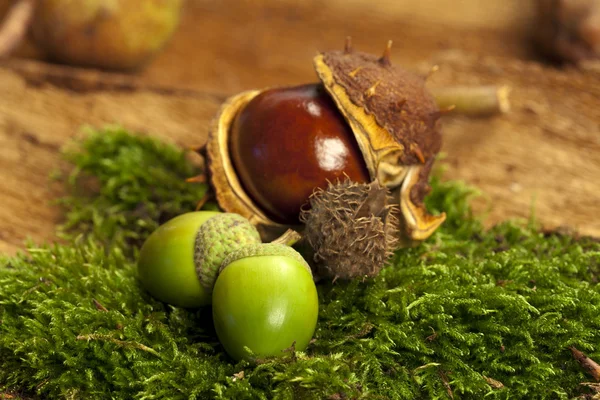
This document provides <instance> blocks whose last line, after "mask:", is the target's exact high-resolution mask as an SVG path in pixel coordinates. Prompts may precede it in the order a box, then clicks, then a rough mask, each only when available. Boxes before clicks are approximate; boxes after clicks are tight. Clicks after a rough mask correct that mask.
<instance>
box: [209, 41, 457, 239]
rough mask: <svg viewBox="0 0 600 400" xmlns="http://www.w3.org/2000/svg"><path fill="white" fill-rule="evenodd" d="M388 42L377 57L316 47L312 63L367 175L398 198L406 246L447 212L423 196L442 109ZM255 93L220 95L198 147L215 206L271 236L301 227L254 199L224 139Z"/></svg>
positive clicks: (424, 234)
mask: <svg viewBox="0 0 600 400" xmlns="http://www.w3.org/2000/svg"><path fill="white" fill-rule="evenodd" d="M390 49H391V42H389V43H388V46H387V47H386V49H385V51H384V54H383V56H381V57H377V56H374V55H372V54H368V53H363V52H358V51H354V50H353V49H352V47H351V45H350V43H349V42H347V44H346V48H345V49H344V50H343V51H330V52H324V53H321V54H319V55H317V56H316V57H315V58H314V60H313V63H314V68H315V71H316V73H317V76H318V77H319V79H320V81H321V84H323V85H324V87H325V89H326V90H327V92H328V93H329V94H330V95H331V97H332V99H333V100H334V102H335V104H336V105H337V108H338V111H339V112H340V113H341V114H342V115H343V116H344V118H345V119H346V121H347V122H348V124H349V125H350V127H351V129H352V132H353V133H354V136H355V138H356V140H357V142H358V145H359V148H360V150H361V153H362V155H363V157H364V162H365V164H366V166H367V169H368V171H369V175H370V178H371V180H377V181H378V182H380V183H381V184H382V185H384V186H385V187H387V188H388V189H389V190H390V193H391V196H392V198H393V199H394V200H395V202H396V204H399V208H400V210H401V212H400V213H399V214H400V215H399V217H400V226H401V227H402V229H401V230H400V231H399V236H400V238H401V243H402V244H403V246H407V245H411V244H414V243H415V242H419V241H422V240H425V239H427V238H428V237H429V236H430V235H431V234H432V233H433V232H434V231H435V230H436V229H437V228H438V227H439V226H440V225H441V224H442V223H443V221H444V220H445V214H443V213H442V214H440V215H436V216H433V215H430V214H429V213H428V212H427V210H426V209H425V206H424V204H423V200H424V197H425V196H426V195H427V194H428V193H429V191H430V187H429V185H428V179H429V174H430V171H431V168H432V165H433V163H434V161H435V156H436V154H437V153H438V152H439V151H440V148H441V143H442V138H441V132H440V127H439V121H438V120H439V118H440V116H441V112H440V110H439V108H438V106H437V104H436V101H435V99H434V97H433V96H432V94H431V93H430V92H429V91H428V90H427V89H426V88H425V78H424V77H421V76H418V75H415V74H413V73H411V72H409V71H406V70H404V69H402V68H399V67H397V66H394V65H392V63H391V61H390ZM265 90H266V89H265ZM259 93H261V91H260V90H250V91H245V92H242V93H239V94H236V95H234V96H232V97H230V98H228V99H227V100H226V101H225V102H224V104H223V105H222V107H221V109H220V110H219V112H218V114H217V116H216V117H215V118H214V120H213V122H212V124H211V127H210V132H209V139H208V142H207V144H206V148H205V149H204V150H205V153H206V159H207V167H208V171H207V172H208V177H209V179H210V183H211V186H212V188H213V190H214V194H215V196H216V200H217V202H218V204H219V206H220V207H221V208H222V209H224V210H225V211H226V212H233V213H238V214H240V215H242V216H244V217H246V218H247V219H249V220H250V221H251V222H252V223H253V224H254V225H256V226H257V228H258V230H259V232H260V233H261V236H262V237H263V240H271V239H273V238H275V237H278V236H279V235H281V234H282V233H283V232H284V231H286V230H287V229H289V228H291V229H294V230H297V231H301V230H302V228H303V227H302V225H301V224H299V225H289V224H282V223H278V222H275V221H273V220H271V219H270V218H269V217H268V216H267V215H266V214H265V212H264V211H263V210H262V209H261V208H260V206H259V205H257V204H255V203H254V201H253V200H252V199H251V198H250V196H249V195H248V194H247V193H246V192H245V190H244V185H243V183H242V182H241V181H240V179H239V177H238V174H237V173H236V171H235V168H234V166H233V164H232V161H231V157H230V151H229V140H228V137H229V134H230V128H231V126H232V123H233V121H234V120H235V117H236V115H237V114H238V113H239V112H240V110H242V109H243V107H244V106H245V105H246V104H247V103H248V102H249V101H251V100H252V99H253V98H254V97H255V96H257V95H258V94H259ZM315 189H317V188H315ZM307 202H308V199H307ZM299 211H300V210H299Z"/></svg>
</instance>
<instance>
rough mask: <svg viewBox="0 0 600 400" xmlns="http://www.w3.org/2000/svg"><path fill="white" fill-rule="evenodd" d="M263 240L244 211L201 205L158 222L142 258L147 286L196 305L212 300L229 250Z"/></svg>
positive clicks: (169, 299)
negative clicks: (203, 208)
mask: <svg viewBox="0 0 600 400" xmlns="http://www.w3.org/2000/svg"><path fill="white" fill-rule="evenodd" d="M251 243H260V237H259V235H258V232H257V231H256V229H255V228H254V226H253V225H251V224H250V223H249V222H248V221H247V220H245V219H243V218H242V217H240V216H239V215H236V214H229V213H220V212H212V211H196V212H190V213H186V214H182V215H180V216H177V217H175V218H173V219H171V220H169V221H167V222H166V223H164V224H163V225H161V226H159V227H158V228H157V229H156V230H155V231H154V232H152V234H150V236H149V237H148V238H147V239H146V241H145V242H144V244H143V245H142V248H141V249H140V255H139V259H138V263H137V267H138V276H139V279H140V282H141V284H142V286H143V287H144V288H145V289H146V290H147V291H148V292H149V293H150V294H151V295H152V296H153V297H154V298H156V299H158V300H160V301H163V302H165V303H168V304H171V305H174V306H178V307H188V308H195V307H201V306H204V305H207V304H210V302H211V292H212V286H213V284H214V280H215V276H216V274H217V272H218V268H219V266H220V265H221V262H222V261H223V258H224V257H225V255H226V254H227V253H228V252H229V251H232V250H234V249H236V248H238V247H239V246H243V245H246V244H251Z"/></svg>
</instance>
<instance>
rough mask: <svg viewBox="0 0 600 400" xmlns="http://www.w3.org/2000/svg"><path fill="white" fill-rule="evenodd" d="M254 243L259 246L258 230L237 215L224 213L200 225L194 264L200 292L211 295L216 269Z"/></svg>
mask: <svg viewBox="0 0 600 400" xmlns="http://www.w3.org/2000/svg"><path fill="white" fill-rule="evenodd" d="M257 243H261V239H260V235H259V233H258V231H257V230H256V228H255V227H254V225H252V224H251V223H250V222H249V221H248V220H247V219H246V218H244V217H242V216H241V215H238V214H234V213H224V214H220V215H217V216H214V217H212V218H210V219H209V220H208V221H206V222H205V223H204V224H202V225H201V226H200V229H199V230H198V233H197V234H196V242H195V250H194V264H195V266H196V273H197V274H198V278H199V279H200V283H201V284H202V286H203V287H204V289H206V291H207V292H208V293H211V292H212V289H213V286H214V284H215V281H216V279H217V274H218V270H219V267H220V266H221V263H222V262H223V260H224V259H225V258H226V257H227V255H228V254H229V253H231V252H232V251H234V250H236V249H238V248H240V247H243V246H246V245H249V244H257Z"/></svg>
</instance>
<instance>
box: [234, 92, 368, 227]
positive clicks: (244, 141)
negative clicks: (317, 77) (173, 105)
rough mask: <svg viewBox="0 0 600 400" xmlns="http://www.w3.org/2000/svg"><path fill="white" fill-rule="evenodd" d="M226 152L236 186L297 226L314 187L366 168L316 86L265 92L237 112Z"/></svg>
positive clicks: (358, 178) (354, 176)
mask: <svg viewBox="0 0 600 400" xmlns="http://www.w3.org/2000/svg"><path fill="white" fill-rule="evenodd" d="M229 141H230V142H229V151H230V154H231V160H232V162H233V167H234V168H235V170H236V172H237V174H238V176H239V178H240V181H241V182H242V186H243V187H244V189H245V190H246V192H247V193H248V195H249V196H250V197H251V198H252V199H253V200H254V201H255V202H256V203H257V204H258V205H259V206H260V207H261V208H262V209H263V210H264V211H265V213H266V214H267V215H268V216H269V217H270V218H272V219H273V220H274V221H276V222H281V223H288V224H297V223H298V216H299V213H300V209H301V207H302V206H304V205H305V203H306V202H307V200H308V198H309V197H310V195H311V194H312V193H313V191H314V189H315V188H318V187H326V185H327V182H328V181H329V182H335V181H337V180H339V179H342V178H344V176H347V177H348V178H350V179H351V180H352V181H354V182H360V183H365V182H368V181H369V180H370V179H369V171H368V170H367V166H366V164H365V162H364V160H363V158H362V155H361V153H360V149H359V148H358V143H357V142H356V139H355V138H354V134H353V133H352V131H351V130H350V126H349V125H348V124H347V123H346V121H345V120H344V117H343V116H342V114H341V113H340V112H339V111H338V110H337V108H336V106H335V103H334V102H333V100H332V99H331V98H330V97H329V95H327V92H326V91H325V88H324V87H323V85H321V84H308V85H302V86H296V87H286V88H274V89H270V90H266V91H264V92H262V93H260V94H259V95H257V96H256V97H254V98H253V99H252V100H250V101H249V102H248V104H247V105H246V106H245V107H244V109H243V110H241V111H240V112H239V113H238V114H237V116H236V118H235V120H234V121H233V126H232V128H231V133H230V137H229Z"/></svg>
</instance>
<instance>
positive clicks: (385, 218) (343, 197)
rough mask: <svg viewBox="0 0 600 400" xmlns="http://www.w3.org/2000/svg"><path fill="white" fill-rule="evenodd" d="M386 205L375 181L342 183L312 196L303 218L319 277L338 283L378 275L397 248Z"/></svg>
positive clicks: (393, 223) (384, 193)
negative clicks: (342, 280)
mask: <svg viewBox="0 0 600 400" xmlns="http://www.w3.org/2000/svg"><path fill="white" fill-rule="evenodd" d="M390 200H391V199H390V197H389V192H388V191H387V189H386V188H385V187H382V186H381V185H380V184H379V182H377V181H374V182H371V183H368V184H359V183H354V182H351V181H350V180H345V181H344V182H341V183H338V184H330V185H329V187H328V188H327V189H326V190H322V189H318V190H317V191H315V193H314V194H313V195H312V196H311V199H310V209H307V210H303V211H302V213H301V219H302V221H303V222H304V223H305V224H306V229H305V234H304V237H305V239H306V240H307V242H308V243H309V245H310V246H311V248H312V250H313V257H314V262H315V265H316V269H317V275H319V276H320V277H323V278H330V279H333V280H337V279H352V278H356V277H373V276H375V275H377V274H378V273H379V271H380V270H381V269H382V268H383V266H384V265H385V264H386V262H387V261H388V259H389V258H390V256H391V255H392V254H393V251H394V250H395V248H396V245H397V243H398V239H397V229H398V226H397V219H396V216H395V215H394V214H393V211H394V206H392V205H390Z"/></svg>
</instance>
